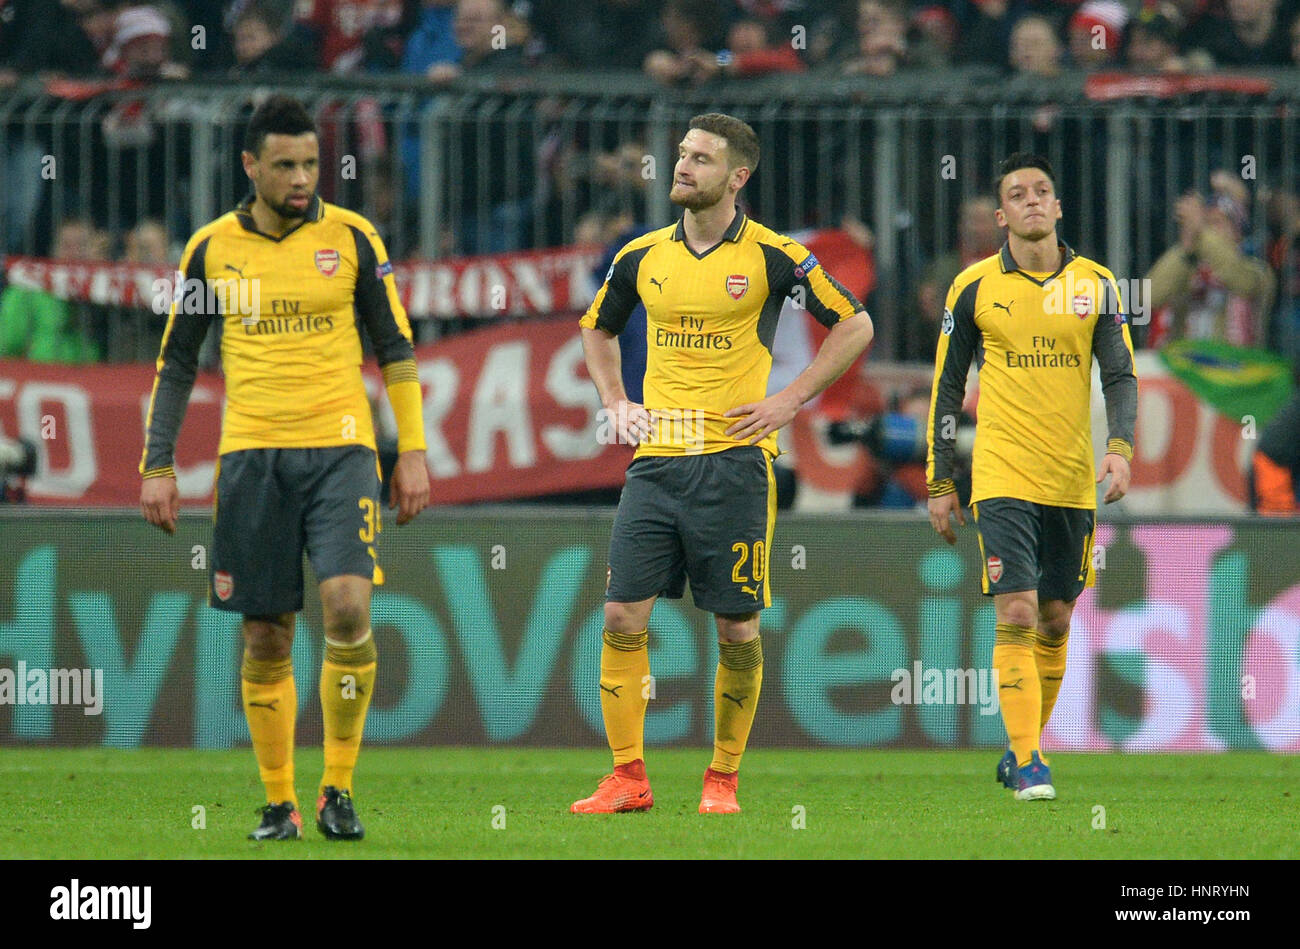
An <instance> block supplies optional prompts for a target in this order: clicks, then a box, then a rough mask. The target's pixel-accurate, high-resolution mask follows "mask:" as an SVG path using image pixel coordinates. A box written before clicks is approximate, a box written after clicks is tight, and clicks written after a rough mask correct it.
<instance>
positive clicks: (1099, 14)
mask: <svg viewBox="0 0 1300 949" xmlns="http://www.w3.org/2000/svg"><path fill="white" fill-rule="evenodd" d="M1128 20H1129V13H1128V8H1127V7H1125V6H1124V5H1123V4H1122V3H1120V2H1119V0H1088V2H1086V3H1084V4H1083V5H1082V6H1080V7H1079V9H1078V10H1077V11H1075V14H1074V16H1072V17H1070V27H1069V31H1068V35H1069V39H1070V58H1071V59H1073V60H1074V62H1075V63H1077V64H1078V65H1080V66H1083V67H1084V68H1085V69H1089V68H1096V67H1098V66H1104V65H1107V64H1108V63H1113V62H1114V61H1115V60H1117V59H1118V58H1119V49H1120V45H1121V43H1122V41H1123V37H1124V28H1125V27H1126V26H1128Z"/></svg>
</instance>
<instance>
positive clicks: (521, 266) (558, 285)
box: [4, 246, 602, 319]
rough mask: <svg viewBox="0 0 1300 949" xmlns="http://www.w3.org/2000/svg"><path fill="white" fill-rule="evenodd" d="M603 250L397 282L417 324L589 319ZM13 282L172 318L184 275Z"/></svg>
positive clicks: (18, 278)
mask: <svg viewBox="0 0 1300 949" xmlns="http://www.w3.org/2000/svg"><path fill="white" fill-rule="evenodd" d="M601 254H602V250H601V248H599V247H583V246H574V247H561V248H554V249H550V250H537V251H524V252H521V253H513V254H490V255H485V256H481V257H458V258H452V259H449V260H440V261H425V260H409V261H404V262H394V263H393V279H394V280H396V281H397V292H398V295H399V296H400V297H401V299H402V305H403V306H405V307H406V312H407V313H408V314H409V315H410V317H411V318H412V319H455V318H460V317H476V318H486V317H506V316H550V315H553V314H555V313H581V312H582V311H583V310H585V309H586V308H587V306H588V304H590V303H591V301H592V300H593V299H595V297H596V290H597V288H598V283H597V281H596V277H595V276H593V274H592V270H593V269H594V268H595V266H596V265H597V264H598V263H599V262H600V258H601ZM4 268H5V279H6V281H7V282H9V283H12V284H15V285H17V286H21V287H29V288H31V289H33V290H44V291H45V292H47V293H51V294H53V295H54V296H56V297H59V298H60V299H63V300H74V301H77V302H84V303H96V304H100V305H103V306H121V307H140V308H149V309H152V310H153V311H154V312H155V313H158V314H162V313H166V312H167V308H168V307H169V306H170V305H171V301H172V288H173V281H174V280H175V276H176V271H175V270H174V269H171V268H167V267H146V266H141V265H139V264H124V263H123V264H119V263H113V262H111V261H101V260H76V261H74V260H46V259H44V258H40V257H7V258H5V262H4Z"/></svg>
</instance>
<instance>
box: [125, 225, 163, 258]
mask: <svg viewBox="0 0 1300 949" xmlns="http://www.w3.org/2000/svg"><path fill="white" fill-rule="evenodd" d="M169 256H170V255H169V254H168V251H167V230H166V228H164V227H163V226H162V225H161V224H159V223H158V222H157V221H142V222H141V223H139V224H137V225H136V226H135V227H133V228H132V229H131V230H129V231H127V234H126V260H127V261H128V262H129V263H133V264H145V265H149V266H158V267H161V266H166V265H167V264H169V263H170V262H171V261H170V260H168V257H169Z"/></svg>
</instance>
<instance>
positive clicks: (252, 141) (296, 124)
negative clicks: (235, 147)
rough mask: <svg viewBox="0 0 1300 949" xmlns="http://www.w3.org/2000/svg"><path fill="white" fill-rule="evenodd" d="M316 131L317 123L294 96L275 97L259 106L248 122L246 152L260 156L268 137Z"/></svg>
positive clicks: (245, 140) (245, 141)
mask: <svg viewBox="0 0 1300 949" xmlns="http://www.w3.org/2000/svg"><path fill="white" fill-rule="evenodd" d="M315 131H316V123H314V122H313V121H312V120H311V116H310V115H308V114H307V109H306V108H304V106H303V104H302V103H301V102H299V101H298V100H297V99H295V98H293V96H286V95H278V94H277V95H273V96H271V98H269V99H267V100H266V101H265V102H263V103H262V104H261V105H259V106H258V107H257V110H256V111H255V112H254V113H253V117H252V118H251V119H249V120H248V130H247V131H246V132H245V133H244V150H245V151H249V152H252V153H253V154H254V155H258V156H260V155H261V154H262V143H263V142H265V141H266V136H268V135H302V134H304V133H306V132H315Z"/></svg>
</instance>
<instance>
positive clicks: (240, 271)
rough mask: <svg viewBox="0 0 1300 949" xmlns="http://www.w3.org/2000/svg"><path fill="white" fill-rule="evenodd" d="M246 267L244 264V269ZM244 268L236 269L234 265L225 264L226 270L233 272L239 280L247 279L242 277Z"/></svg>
mask: <svg viewBox="0 0 1300 949" xmlns="http://www.w3.org/2000/svg"><path fill="white" fill-rule="evenodd" d="M247 266H248V264H244V267H247ZM244 267H236V266H235V265H234V264H226V269H227V270H233V271H234V272H235V273H237V274H239V276H240V278H241V279H247V278H245V277H244Z"/></svg>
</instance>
